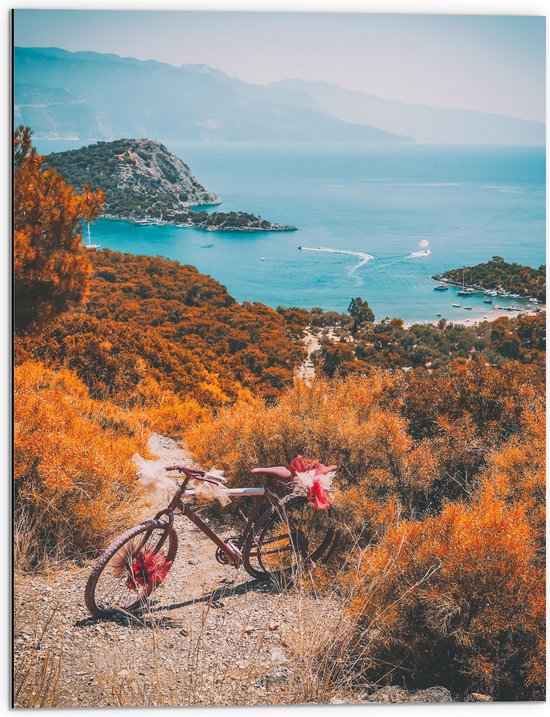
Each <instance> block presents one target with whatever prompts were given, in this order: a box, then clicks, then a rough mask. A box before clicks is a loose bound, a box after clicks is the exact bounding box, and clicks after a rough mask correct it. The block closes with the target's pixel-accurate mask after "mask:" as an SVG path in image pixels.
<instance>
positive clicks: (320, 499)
mask: <svg viewBox="0 0 550 717" xmlns="http://www.w3.org/2000/svg"><path fill="white" fill-rule="evenodd" d="M307 499H308V501H309V502H310V503H311V505H312V506H313V507H314V508H315V510H328V509H329V508H330V502H329V499H328V495H327V494H326V493H325V491H324V489H323V486H322V485H321V483H320V481H319V478H314V480H313V485H312V486H311V488H310V489H309V490H308V492H307Z"/></svg>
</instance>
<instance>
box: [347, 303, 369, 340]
mask: <svg viewBox="0 0 550 717" xmlns="http://www.w3.org/2000/svg"><path fill="white" fill-rule="evenodd" d="M348 314H349V315H350V316H351V317H353V320H354V325H353V329H352V333H355V332H356V331H358V330H359V329H360V328H361V326H362V325H363V324H365V323H368V322H372V321H374V312H373V311H372V309H371V308H370V306H369V304H368V302H367V301H363V299H361V297H359V296H358V297H357V298H356V299H352V300H351V301H350V302H349V306H348Z"/></svg>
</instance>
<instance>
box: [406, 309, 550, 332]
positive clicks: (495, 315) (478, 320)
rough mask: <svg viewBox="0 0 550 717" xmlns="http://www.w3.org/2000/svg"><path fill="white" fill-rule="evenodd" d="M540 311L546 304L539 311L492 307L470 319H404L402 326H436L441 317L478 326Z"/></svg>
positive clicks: (541, 311)
mask: <svg viewBox="0 0 550 717" xmlns="http://www.w3.org/2000/svg"><path fill="white" fill-rule="evenodd" d="M540 313H546V306H541V307H540V309H539V311H535V310H534V309H526V310H524V311H505V310H504V311H495V310H494V309H493V311H491V313H490V314H487V318H484V317H479V316H477V317H472V318H471V319H447V318H445V317H442V318H441V319H436V320H435V321H432V320H431V319H430V320H425V321H405V322H404V323H403V328H405V329H410V328H411V326H437V324H438V323H439V322H440V321H442V320H443V319H444V320H445V321H446V322H447V325H448V324H457V325H459V326H478V325H479V324H483V323H485V322H487V323H491V322H493V321H496V320H497V319H500V318H502V317H503V316H507V317H508V318H510V319H515V318H517V317H518V316H536V315H537V314H540Z"/></svg>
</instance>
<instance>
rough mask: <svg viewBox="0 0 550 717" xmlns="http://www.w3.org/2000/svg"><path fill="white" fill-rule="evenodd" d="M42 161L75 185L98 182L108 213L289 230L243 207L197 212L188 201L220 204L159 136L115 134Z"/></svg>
mask: <svg viewBox="0 0 550 717" xmlns="http://www.w3.org/2000/svg"><path fill="white" fill-rule="evenodd" d="M46 164H47V165H48V166H50V167H53V168H54V169H56V170H57V171H58V172H59V173H60V174H61V175H62V176H63V177H64V178H65V179H66V180H67V181H68V182H69V183H70V184H71V185H72V186H73V187H75V188H76V189H77V191H80V192H81V191H82V190H83V188H84V186H85V185H87V184H88V185H91V186H101V188H102V189H103V191H104V193H105V203H104V209H103V214H104V216H106V217H109V218H112V219H130V220H132V221H142V222H147V221H154V222H155V223H162V222H163V223H170V224H178V225H180V226H194V227H198V228H203V229H209V230H223V231H289V230H292V229H294V227H290V226H288V225H282V224H273V223H271V222H269V221H267V220H265V219H260V218H259V217H255V216H254V215H253V214H249V213H245V212H230V213H225V212H214V213H212V214H207V213H206V212H204V211H203V212H200V213H196V212H193V211H191V209H190V207H194V206H206V205H212V204H220V203H221V200H220V198H219V197H218V196H217V195H216V194H214V193H213V192H209V191H208V190H207V189H205V188H204V187H203V186H202V185H201V184H200V183H199V182H198V181H197V179H195V177H194V176H193V175H192V174H191V170H190V169H189V167H188V166H187V165H186V164H185V163H184V162H182V160H181V159H180V158H179V157H177V156H176V155H174V154H172V153H171V152H169V151H168V150H167V149H166V147H165V146H164V145H162V144H160V143H159V142H154V141H152V140H150V139H120V140H117V141H115V142H98V143H97V144H92V145H89V146H88V147H82V148H81V149H75V150H69V151H67V152H54V153H53V154H50V155H48V157H47V158H46Z"/></svg>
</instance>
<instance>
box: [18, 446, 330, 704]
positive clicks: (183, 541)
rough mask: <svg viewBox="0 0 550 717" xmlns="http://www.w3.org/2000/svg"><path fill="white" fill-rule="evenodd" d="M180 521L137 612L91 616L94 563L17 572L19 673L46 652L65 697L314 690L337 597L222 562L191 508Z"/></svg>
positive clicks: (158, 699)
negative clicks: (312, 668) (279, 585)
mask: <svg viewBox="0 0 550 717" xmlns="http://www.w3.org/2000/svg"><path fill="white" fill-rule="evenodd" d="M156 440H157V441H158V446H157V447H158V449H159V450H158V451H157V452H158V453H159V455H160V456H161V457H167V458H169V459H170V460H172V459H174V460H176V461H177V460H188V456H185V455H184V453H183V452H182V451H181V449H180V448H178V447H177V445H176V444H174V442H173V441H170V439H165V438H162V437H160V436H159V437H158V438H157V439H156ZM176 525H177V530H178V537H179V541H180V546H179V550H178V554H177V558H176V561H175V564H174V567H173V568H172V570H171V572H170V575H169V578H168V579H167V581H166V583H165V584H163V585H162V586H161V587H160V588H159V589H158V590H157V591H155V593H154V595H153V597H154V600H153V601H152V603H151V605H150V606H149V607H148V609H147V610H146V611H145V612H144V613H143V614H141V615H139V616H137V617H136V618H135V619H127V618H124V617H118V618H116V619H110V620H96V619H92V618H91V617H90V616H89V615H88V613H87V611H86V608H85V606H84V601H83V592H84V585H85V582H86V580H87V578H88V575H89V570H90V566H87V567H86V568H84V569H74V568H73V569H64V570H61V571H52V572H50V573H48V574H39V575H17V576H16V584H15V635H14V637H15V657H16V663H17V664H18V666H19V667H18V670H19V671H18V672H17V671H16V683H17V682H18V679H19V682H20V681H21V679H22V675H24V673H25V670H27V669H28V670H30V674H31V675H34V673H35V672H36V669H35V668H33V665H34V664H35V663H36V664H37V665H40V664H43V659H44V657H45V656H46V655H48V656H49V659H50V660H51V662H50V667H49V669H50V670H53V671H54V672H57V671H58V672H59V682H58V685H57V689H56V690H55V698H54V699H55V705H56V706H58V707H76V706H98V707H99V706H109V705H120V706H140V705H141V706H145V705H150V706H153V705H191V704H194V705H203V704H220V705H223V704H269V703H273V702H276V703H278V702H285V701H287V702H288V701H294V698H293V695H294V696H295V695H301V694H302V692H303V691H304V690H305V692H304V696H305V695H306V693H307V689H308V687H307V680H306V681H305V682H304V680H303V678H302V669H303V664H302V663H303V661H304V660H307V653H308V651H309V650H310V649H311V648H312V646H313V645H312V643H311V640H310V635H312V634H313V633H314V632H315V631H317V630H318V628H319V625H323V627H324V628H325V629H330V625H331V624H332V623H333V622H335V621H336V622H338V621H340V620H341V615H342V612H341V610H340V609H339V606H338V605H337V604H336V603H335V602H334V600H333V599H328V598H316V597H315V595H314V591H312V590H311V586H309V587H308V588H307V589H299V588H295V589H293V590H290V591H287V592H277V590H276V589H275V588H273V587H272V586H270V585H267V584H265V583H260V582H258V581H255V580H252V579H251V578H250V577H249V576H248V575H247V574H246V573H245V572H244V571H243V570H242V569H241V570H239V571H235V569H233V568H231V567H228V566H223V565H220V564H219V563H217V562H216V560H215V557H214V546H213V545H212V543H210V542H209V541H208V540H207V539H206V538H205V537H204V536H203V534H202V533H200V531H198V530H197V529H196V528H195V527H194V526H193V525H192V524H191V523H190V522H188V521H185V520H183V519H182V518H176ZM18 675H19V677H18ZM34 679H35V681H36V676H35V677H34ZM308 679H310V678H308ZM25 689H26V688H25ZM25 689H23V690H22V693H21V697H20V700H21V702H23V696H24V694H25ZM300 699H303V698H300Z"/></svg>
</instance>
